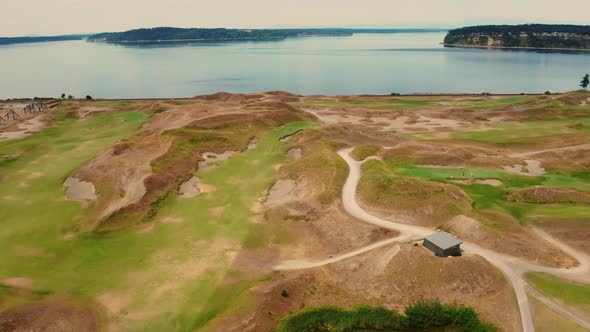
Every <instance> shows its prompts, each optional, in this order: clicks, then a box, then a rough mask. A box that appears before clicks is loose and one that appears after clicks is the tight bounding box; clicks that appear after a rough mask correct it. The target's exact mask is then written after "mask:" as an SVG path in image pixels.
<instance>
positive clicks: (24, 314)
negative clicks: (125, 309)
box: [0, 301, 99, 332]
mask: <svg viewBox="0 0 590 332" xmlns="http://www.w3.org/2000/svg"><path fill="white" fill-rule="evenodd" d="M98 330H99V328H98V317H97V314H96V313H95V312H93V310H91V309H88V308H84V307H79V306H75V305H72V304H69V303H64V302H57V301H47V302H42V303H35V304H27V305H23V306H19V307H16V308H12V309H8V310H5V311H3V312H0V331H15V332H16V331H22V332H24V331H47V332H63V331H80V332H85V331H98Z"/></svg>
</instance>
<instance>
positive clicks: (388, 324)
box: [277, 301, 496, 332]
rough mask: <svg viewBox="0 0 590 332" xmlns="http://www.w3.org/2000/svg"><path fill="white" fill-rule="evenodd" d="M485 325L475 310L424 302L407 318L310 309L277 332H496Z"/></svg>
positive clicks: (361, 310)
mask: <svg viewBox="0 0 590 332" xmlns="http://www.w3.org/2000/svg"><path fill="white" fill-rule="evenodd" d="M495 330H496V328H495V327H493V326H492V325H489V324H486V323H482V322H481V321H480V320H479V318H478V317H477V313H476V312H475V310H473V309H472V308H469V307H464V306H451V305H442V304H441V303H440V302H439V301H420V302H417V303H416V304H414V305H413V306H410V307H408V308H406V312H405V314H404V315H402V314H400V313H399V312H397V311H395V310H387V309H385V308H382V307H370V306H358V307H356V308H354V309H353V310H345V309H342V308H338V307H320V308H312V309H307V310H304V311H301V312H298V313H295V314H291V315H288V316H286V317H284V318H283V319H282V320H281V322H280V324H279V327H278V329H277V331H279V332H291V331H448V332H451V331H457V332H458V331H466V332H484V331H495Z"/></svg>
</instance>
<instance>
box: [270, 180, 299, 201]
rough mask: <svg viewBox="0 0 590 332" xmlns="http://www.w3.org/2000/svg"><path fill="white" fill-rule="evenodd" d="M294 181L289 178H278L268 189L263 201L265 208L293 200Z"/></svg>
mask: <svg viewBox="0 0 590 332" xmlns="http://www.w3.org/2000/svg"><path fill="white" fill-rule="evenodd" d="M294 191H295V181H293V180H291V179H286V180H278V181H277V182H275V184H274V185H273V186H272V187H271V188H270V190H269V191H268V195H267V196H266V199H265V201H264V203H263V205H264V207H266V208H273V207H277V206H280V205H283V204H285V203H289V202H291V201H293V200H294V196H295V195H294Z"/></svg>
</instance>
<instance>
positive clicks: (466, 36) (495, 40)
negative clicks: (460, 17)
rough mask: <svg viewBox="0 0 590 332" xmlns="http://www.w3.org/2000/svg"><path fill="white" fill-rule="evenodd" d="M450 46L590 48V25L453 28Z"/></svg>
mask: <svg viewBox="0 0 590 332" xmlns="http://www.w3.org/2000/svg"><path fill="white" fill-rule="evenodd" d="M444 45H445V46H447V47H475V48H513V49H552V50H574V51H590V26H588V25H552V24H523V25H481V26H471V27H464V28H459V29H454V30H451V31H449V32H448V33H447V35H446V37H445V40H444Z"/></svg>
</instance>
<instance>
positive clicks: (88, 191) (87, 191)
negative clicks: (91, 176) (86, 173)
mask: <svg viewBox="0 0 590 332" xmlns="http://www.w3.org/2000/svg"><path fill="white" fill-rule="evenodd" d="M63 185H64V188H65V190H66V195H67V196H68V199H70V200H73V201H78V202H82V203H89V202H91V201H94V200H96V189H95V188H94V184H92V183H91V182H86V181H80V180H79V179H77V178H74V177H69V178H68V179H67V180H66V181H65V182H64V184H63Z"/></svg>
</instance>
